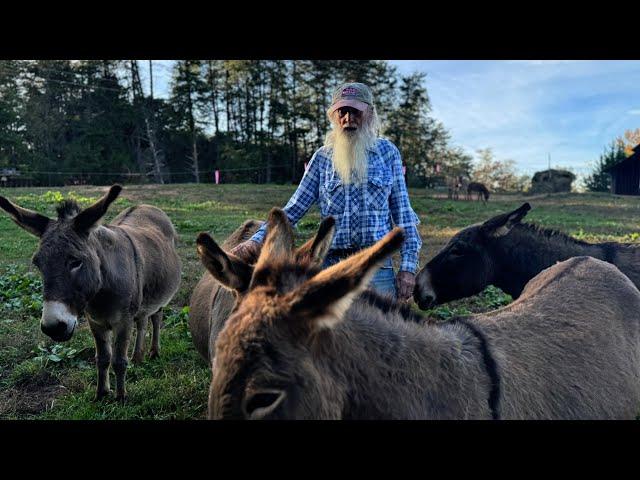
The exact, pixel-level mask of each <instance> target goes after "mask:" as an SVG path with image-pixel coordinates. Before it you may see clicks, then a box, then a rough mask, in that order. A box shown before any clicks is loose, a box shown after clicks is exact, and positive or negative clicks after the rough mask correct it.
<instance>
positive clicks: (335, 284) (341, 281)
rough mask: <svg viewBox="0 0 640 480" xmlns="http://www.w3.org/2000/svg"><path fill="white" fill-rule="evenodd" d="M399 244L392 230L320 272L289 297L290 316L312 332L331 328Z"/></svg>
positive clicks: (399, 234)
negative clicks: (307, 326)
mask: <svg viewBox="0 0 640 480" xmlns="http://www.w3.org/2000/svg"><path fill="white" fill-rule="evenodd" d="M403 242H404V233H403V231H402V229H401V228H399V227H396V228H394V229H393V230H392V231H391V232H389V233H388V234H387V235H386V236H385V237H384V238H382V240H380V241H378V242H377V243H376V244H374V245H373V246H371V247H369V248H367V249H365V250H362V251H361V252H359V253H357V254H356V255H353V256H351V257H349V258H348V259H346V260H344V261H342V262H340V263H337V264H335V265H332V266H331V267H329V268H327V269H325V270H322V271H321V272H319V273H318V274H317V275H315V276H314V277H312V278H311V279H309V280H307V281H306V282H305V283H303V284H302V285H301V286H300V287H298V288H297V289H296V290H294V291H293V292H291V293H290V294H289V298H288V299H287V300H288V302H289V305H290V313H291V315H292V316H294V317H298V318H301V319H304V321H307V322H311V325H312V328H314V329H317V328H333V327H334V326H336V325H337V324H338V323H340V322H341V321H342V320H343V319H344V314H345V312H346V311H347V310H348V309H349V307H350V306H351V303H352V302H353V300H354V299H355V298H356V296H357V295H358V294H359V293H360V292H362V291H363V290H365V289H366V288H367V285H368V284H369V281H370V280H371V277H373V275H374V274H375V273H376V270H377V269H378V268H379V267H380V266H381V265H382V263H383V262H384V260H385V259H386V258H387V257H389V256H390V255H392V254H393V253H394V252H395V251H396V250H398V249H399V248H400V247H401V246H402V243H403Z"/></svg>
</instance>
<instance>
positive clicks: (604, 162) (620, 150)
mask: <svg viewBox="0 0 640 480" xmlns="http://www.w3.org/2000/svg"><path fill="white" fill-rule="evenodd" d="M625 158H627V154H626V153H625V145H624V143H623V142H620V141H619V139H617V140H614V141H613V142H611V144H610V145H609V146H608V147H606V148H605V150H604V152H603V153H602V154H601V155H600V159H599V160H598V162H597V163H596V165H595V168H594V170H593V172H592V173H591V174H590V175H589V176H587V177H586V178H585V181H584V184H585V187H586V188H587V190H589V191H591V192H608V191H610V189H611V175H609V174H608V173H607V172H605V171H604V170H605V169H607V168H609V167H611V166H613V165H615V164H616V163H618V162H620V161H622V160H624V159H625Z"/></svg>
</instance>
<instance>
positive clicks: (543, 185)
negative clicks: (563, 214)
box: [530, 169, 576, 193]
mask: <svg viewBox="0 0 640 480" xmlns="http://www.w3.org/2000/svg"><path fill="white" fill-rule="evenodd" d="M575 179H576V176H575V175H574V174H573V173H571V172H569V171H567V170H554V169H550V170H543V171H542V172H536V173H535V175H534V176H533V178H532V179H531V190H530V193H560V192H570V191H571V184H572V183H573V181H574V180H575Z"/></svg>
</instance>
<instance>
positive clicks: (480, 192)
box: [467, 182, 489, 202]
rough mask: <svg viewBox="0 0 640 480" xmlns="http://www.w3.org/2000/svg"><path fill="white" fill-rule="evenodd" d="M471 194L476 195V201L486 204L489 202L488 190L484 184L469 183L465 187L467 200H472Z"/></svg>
mask: <svg viewBox="0 0 640 480" xmlns="http://www.w3.org/2000/svg"><path fill="white" fill-rule="evenodd" d="M472 193H475V194H476V199H477V200H478V201H480V200H483V199H484V201H485V202H486V201H487V200H489V189H488V188H487V187H486V186H485V185H484V183H478V182H471V183H469V185H467V200H471V199H472Z"/></svg>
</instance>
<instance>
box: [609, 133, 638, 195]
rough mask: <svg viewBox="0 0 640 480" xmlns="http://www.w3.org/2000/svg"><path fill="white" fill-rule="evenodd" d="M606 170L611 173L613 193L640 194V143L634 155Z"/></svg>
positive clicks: (635, 148)
mask: <svg viewBox="0 0 640 480" xmlns="http://www.w3.org/2000/svg"><path fill="white" fill-rule="evenodd" d="M604 171H605V172H607V173H609V174H610V175H611V193H615V194H617V195H640V144H638V145H636V146H635V147H634V149H633V154H632V155H630V156H628V157H627V158H625V159H624V160H622V161H620V162H618V163H616V164H615V165H613V166H611V167H609V168H607V169H605V170H604Z"/></svg>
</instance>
